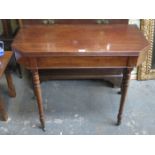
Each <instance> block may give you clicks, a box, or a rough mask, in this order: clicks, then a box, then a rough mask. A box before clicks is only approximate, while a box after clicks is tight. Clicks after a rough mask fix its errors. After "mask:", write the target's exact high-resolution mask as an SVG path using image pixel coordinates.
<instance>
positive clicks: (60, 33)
mask: <svg viewBox="0 0 155 155" xmlns="http://www.w3.org/2000/svg"><path fill="white" fill-rule="evenodd" d="M147 47H148V41H147V40H146V39H145V37H144V35H143V34H142V32H141V31H140V30H139V29H138V28H137V27H136V26H135V25H123V24H122V25H112V24H111V25H56V24H55V25H53V26H44V25H42V26H30V27H25V28H21V29H20V30H19V32H18V34H17V35H16V37H15V39H14V42H13V44H12V49H13V51H16V52H19V53H22V54H23V55H29V56H30V55H31V56H32V55H35V56H45V55H50V56H51V55H56V56H62V55H67V56H69V55H71V56H74V55H75V56H76V55H77V56H81V55H82V56H93V55H95V56H96V55H97V56H138V55H139V53H140V52H142V51H144V50H145V49H146V48H147Z"/></svg>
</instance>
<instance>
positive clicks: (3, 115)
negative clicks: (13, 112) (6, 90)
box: [0, 90, 8, 121]
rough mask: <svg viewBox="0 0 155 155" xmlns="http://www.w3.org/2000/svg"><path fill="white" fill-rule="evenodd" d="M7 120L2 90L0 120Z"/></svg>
mask: <svg viewBox="0 0 155 155" xmlns="http://www.w3.org/2000/svg"><path fill="white" fill-rule="evenodd" d="M7 119H8V114H7V112H6V110H5V103H4V100H3V98H2V95H1V90H0V120H2V121H7Z"/></svg>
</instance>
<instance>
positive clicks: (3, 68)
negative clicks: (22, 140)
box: [0, 51, 16, 121]
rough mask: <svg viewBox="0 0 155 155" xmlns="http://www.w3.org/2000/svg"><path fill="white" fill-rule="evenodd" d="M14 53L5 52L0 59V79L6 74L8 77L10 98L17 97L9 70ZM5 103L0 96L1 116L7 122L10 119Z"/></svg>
mask: <svg viewBox="0 0 155 155" xmlns="http://www.w3.org/2000/svg"><path fill="white" fill-rule="evenodd" d="M12 55H13V53H12V52H11V51H7V52H5V54H4V56H2V57H0V62H1V64H0V78H1V77H2V75H3V74H4V72H5V75H6V80H7V84H8V93H9V96H10V97H15V96H16V91H15V87H14V85H13V81H12V77H11V74H10V71H9V70H8V69H7V66H8V63H9V61H10V59H11V57H12ZM4 105H5V104H4V101H3V98H2V96H1V94H0V115H1V118H2V120H4V121H6V120H7V118H8V115H7V112H6V111H5V106H4Z"/></svg>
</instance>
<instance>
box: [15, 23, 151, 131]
mask: <svg viewBox="0 0 155 155" xmlns="http://www.w3.org/2000/svg"><path fill="white" fill-rule="evenodd" d="M148 46H149V44H148V41H147V40H146V39H145V37H144V35H143V34H142V33H141V32H140V30H139V29H138V28H137V27H136V26H135V25H57V24H55V25H53V26H28V27H25V28H21V29H20V31H19V32H18V34H17V35H16V37H15V39H14V41H13V44H12V50H13V51H14V52H15V55H16V59H17V61H18V63H20V64H21V65H23V66H24V67H25V68H27V69H29V70H31V72H32V76H33V83H34V92H35V95H36V98H37V103H38V109H39V115H40V122H41V126H42V128H43V129H44V128H45V121H44V111H43V103H42V94H41V88H40V80H39V74H38V70H39V69H69V68H72V69H73V68H74V69H76V68H77V69H78V68H80V69H81V68H96V69H99V68H114V69H118V68H122V69H123V80H122V86H121V101H120V108H119V113H118V117H117V118H118V119H117V124H118V125H119V124H120V123H121V117H122V112H123V107H124V103H125V98H126V93H127V87H128V82H129V79H130V73H131V70H132V69H133V67H135V66H138V65H140V64H141V63H142V62H143V61H144V59H145V55H146V51H147V49H148ZM106 76H108V75H106Z"/></svg>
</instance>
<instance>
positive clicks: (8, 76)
mask: <svg viewBox="0 0 155 155" xmlns="http://www.w3.org/2000/svg"><path fill="white" fill-rule="evenodd" d="M5 77H6V81H7V84H8V92H9V96H10V97H16V91H15V86H14V84H13V80H12V75H11V73H10V71H9V70H6V71H5Z"/></svg>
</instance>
